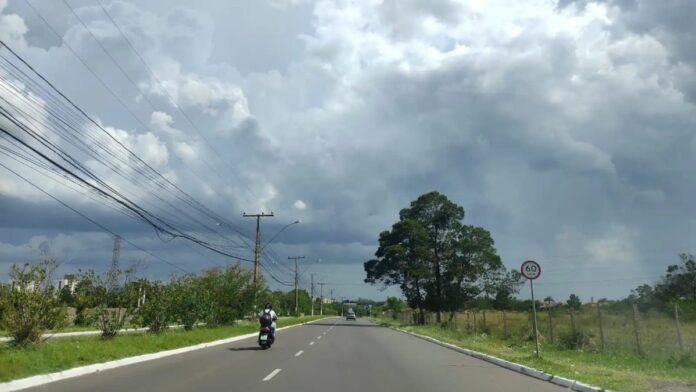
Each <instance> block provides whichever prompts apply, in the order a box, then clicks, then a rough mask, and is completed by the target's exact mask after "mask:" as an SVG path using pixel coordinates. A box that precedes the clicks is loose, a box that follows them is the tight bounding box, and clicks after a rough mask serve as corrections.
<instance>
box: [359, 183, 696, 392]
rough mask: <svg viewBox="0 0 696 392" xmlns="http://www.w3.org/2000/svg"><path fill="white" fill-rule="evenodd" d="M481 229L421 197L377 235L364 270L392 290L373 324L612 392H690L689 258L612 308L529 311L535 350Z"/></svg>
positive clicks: (693, 343)
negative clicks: (537, 347) (397, 291)
mask: <svg viewBox="0 0 696 392" xmlns="http://www.w3.org/2000/svg"><path fill="white" fill-rule="evenodd" d="M494 244H495V243H494V240H493V238H492V236H491V233H490V232H488V231H487V230H486V229H484V228H481V227H476V226H471V225H466V224H465V223H464V209H463V208H462V207H460V206H458V205H456V204H455V203H453V202H451V201H450V200H449V199H448V198H447V197H446V196H445V195H443V194H440V193H438V192H430V193H427V194H424V195H421V196H420V197H418V198H417V199H416V200H414V201H413V202H411V204H410V205H409V206H408V207H406V208H404V209H402V210H401V211H400V213H399V220H398V221H397V222H396V223H394V224H393V225H392V228H391V229H390V230H387V231H383V232H382V233H380V234H379V246H378V248H377V250H376V252H375V258H373V259H371V260H368V261H366V262H365V264H364V268H365V272H366V279H365V281H366V282H368V283H372V284H380V285H383V286H398V287H399V288H400V289H401V292H402V294H403V298H404V299H405V301H402V300H401V299H400V298H395V297H393V298H389V299H388V300H387V301H386V303H385V304H384V305H383V306H381V307H378V308H375V309H374V310H376V312H373V315H378V316H379V315H382V317H381V318H380V320H381V322H383V323H386V324H388V325H392V326H398V327H401V328H404V329H407V330H411V331H413V332H417V333H421V334H424V335H429V336H432V337H435V338H438V339H441V340H444V341H447V342H450V343H454V344H457V345H459V346H462V347H466V348H470V349H474V350H477V351H481V352H485V353H488V354H492V355H495V356H498V357H501V358H504V359H508V360H511V361H515V362H519V363H523V364H527V365H530V366H533V367H536V368H538V369H540V370H544V371H547V372H549V373H553V374H558V375H561V376H566V377H569V378H573V379H579V380H580V381H583V382H586V383H590V384H595V385H598V386H601V387H604V388H609V389H612V390H618V391H656V390H663V391H671V392H677V391H687V390H694V389H696V258H695V257H694V256H693V255H690V254H681V255H679V263H678V264H674V265H670V266H669V267H668V268H667V270H666V273H665V275H664V276H663V277H662V278H661V279H660V280H659V281H658V282H656V283H655V284H654V285H648V284H643V285H640V286H638V287H637V288H636V289H635V290H633V291H632V292H631V293H630V295H628V296H627V297H626V298H624V299H620V300H608V299H605V298H601V293H598V295H597V300H596V301H595V300H594V299H590V301H587V302H583V301H582V300H581V298H580V297H579V296H577V295H575V294H570V295H569V297H568V299H567V300H564V301H555V300H554V299H553V298H551V297H547V298H545V299H544V300H543V301H537V302H536V304H535V305H536V308H537V309H538V310H539V314H538V328H537V332H536V334H537V336H538V338H539V340H540V341H541V356H540V358H536V356H535V350H534V346H535V345H534V340H535V331H534V328H533V323H532V317H531V308H532V302H531V300H520V299H518V298H516V296H515V295H516V294H517V293H518V292H519V289H520V286H521V285H522V283H524V279H523V278H522V277H521V275H520V274H519V273H518V272H517V271H514V270H512V271H509V270H506V269H505V267H504V265H503V263H502V261H501V259H500V257H499V256H498V255H497V250H496V248H495V246H494Z"/></svg>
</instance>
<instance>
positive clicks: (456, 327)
mask: <svg viewBox="0 0 696 392" xmlns="http://www.w3.org/2000/svg"><path fill="white" fill-rule="evenodd" d="M454 329H455V330H456V331H459V327H458V326H457V312H456V311H455V312H454Z"/></svg>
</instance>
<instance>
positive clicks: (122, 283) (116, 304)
mask: <svg viewBox="0 0 696 392" xmlns="http://www.w3.org/2000/svg"><path fill="white" fill-rule="evenodd" d="M133 273H134V270H133V269H132V268H131V269H128V270H126V271H122V270H121V269H119V268H118V267H115V266H114V267H112V268H111V269H110V270H109V271H108V272H106V273H105V274H103V275H98V274H96V273H95V272H94V271H87V272H85V273H82V274H81V275H80V281H81V282H84V283H83V285H82V287H80V289H79V290H76V291H77V294H76V297H77V298H76V303H77V304H78V309H80V306H83V308H82V311H80V314H81V316H80V317H84V318H85V319H88V320H91V321H92V322H93V325H94V326H95V327H97V328H99V330H100V331H102V334H101V337H102V339H111V338H113V337H115V336H116V335H117V334H118V331H119V330H120V329H122V328H123V326H124V324H125V323H126V320H128V319H129V318H130V316H131V315H132V313H133V310H134V303H135V301H136V298H137V291H136V290H135V287H134V286H133V284H132V276H133ZM88 306H93V308H92V310H91V312H89V314H85V309H86V308H87V307H88Z"/></svg>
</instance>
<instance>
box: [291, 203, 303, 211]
mask: <svg viewBox="0 0 696 392" xmlns="http://www.w3.org/2000/svg"><path fill="white" fill-rule="evenodd" d="M292 206H293V208H295V209H296V210H300V211H302V210H305V209H307V204H305V202H303V201H302V200H296V201H295V203H293V205H292Z"/></svg>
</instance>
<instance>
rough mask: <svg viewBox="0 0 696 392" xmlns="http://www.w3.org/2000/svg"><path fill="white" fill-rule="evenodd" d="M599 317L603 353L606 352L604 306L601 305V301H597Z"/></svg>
mask: <svg viewBox="0 0 696 392" xmlns="http://www.w3.org/2000/svg"><path fill="white" fill-rule="evenodd" d="M597 317H598V319H599V320H598V321H599V339H600V343H601V346H600V347H602V351H604V348H605V346H606V345H605V343H604V320H602V305H600V301H597Z"/></svg>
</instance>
